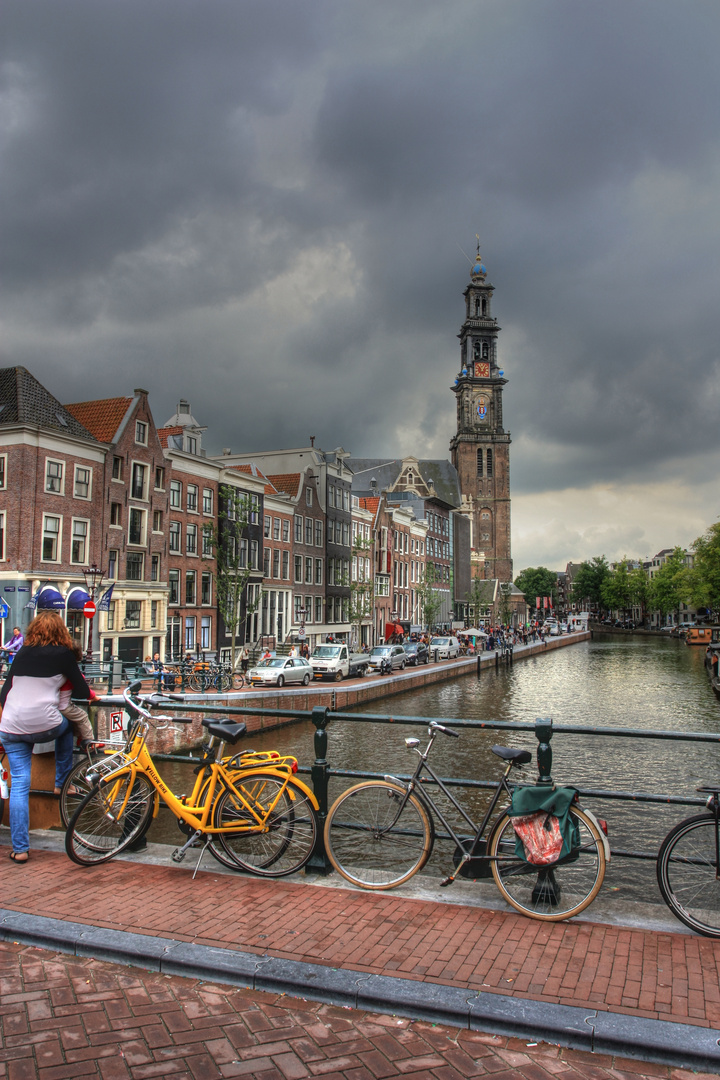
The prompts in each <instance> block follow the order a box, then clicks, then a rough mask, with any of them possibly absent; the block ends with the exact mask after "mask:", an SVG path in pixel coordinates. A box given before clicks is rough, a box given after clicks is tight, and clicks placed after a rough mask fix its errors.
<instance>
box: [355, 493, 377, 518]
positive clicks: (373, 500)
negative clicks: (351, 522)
mask: <svg viewBox="0 0 720 1080" xmlns="http://www.w3.org/2000/svg"><path fill="white" fill-rule="evenodd" d="M358 502H359V503H360V505H361V506H362V508H363V510H371V511H372V512H373V514H376V513H377V508H378V505H379V503H380V497H379V496H377V495H374V496H373V495H370V496H367V497H366V498H360V499H358Z"/></svg>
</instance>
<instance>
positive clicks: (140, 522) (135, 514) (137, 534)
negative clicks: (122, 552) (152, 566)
mask: <svg viewBox="0 0 720 1080" xmlns="http://www.w3.org/2000/svg"><path fill="white" fill-rule="evenodd" d="M128 543H129V544H144V543H145V511H144V510H138V508H137V507H136V506H131V507H130V518H129V524H128Z"/></svg>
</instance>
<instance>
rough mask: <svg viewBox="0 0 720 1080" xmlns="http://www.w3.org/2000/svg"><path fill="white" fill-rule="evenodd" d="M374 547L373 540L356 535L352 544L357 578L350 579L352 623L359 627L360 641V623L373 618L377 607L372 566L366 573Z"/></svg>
mask: <svg viewBox="0 0 720 1080" xmlns="http://www.w3.org/2000/svg"><path fill="white" fill-rule="evenodd" d="M371 548H372V541H371V540H363V538H362V537H361V536H359V535H358V536H356V538H355V541H354V543H353V546H352V554H353V560H354V562H355V567H356V573H355V580H354V581H349V582H347V584H348V585H349V586H350V625H351V626H353V627H355V626H356V627H357V633H356V634H353V637H354V640H355V641H357V642H358V643H359V641H360V625H361V623H362V622H363V620H365V619H371V618H372V616H373V611H374V608H375V579H374V575H373V572H372V566H371V567H370V574H369V576H367V577H366V575H365V559H366V558H367V556H368V552H369V551H370V550H371Z"/></svg>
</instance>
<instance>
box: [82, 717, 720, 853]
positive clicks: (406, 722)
mask: <svg viewBox="0 0 720 1080" xmlns="http://www.w3.org/2000/svg"><path fill="white" fill-rule="evenodd" d="M103 701H104V702H105V703H106V704H107V703H110V702H113V703H117V704H121V703H123V701H124V699H123V698H122V697H115V698H112V699H107V698H106V699H103V700H101V701H97V702H92V703H91V704H92V705H102V704H103ZM162 709H163V711H167V712H173V711H175V712H182V713H209V712H211V713H213V715H220V716H222V715H228V716H238V717H243V716H247V717H257V716H260V717H264V716H267V717H275V718H279V719H285V720H289V721H303V720H305V721H307V720H310V721H311V722H312V723H313V725H314V727H315V734H314V751H315V760H314V762H313V764H312V765H299V771H300V772H301V773H305V774H309V775H310V778H311V781H312V786H313V790H314V792H315V796H316V798H317V800H318V803H319V806H320V813H319V816H320V821H321V825H322V824H324V821H325V818H326V816H327V811H328V782H329V779H330V777H345V778H347V779H350V780H353V781H354V780H360V779H381V778H382V776H383V775H384V774H383V773H375V772H365V771H359V770H351V769H335V768H333V767H332V766H331V765H330V763H329V762H328V731H327V728H328V725H329V724H330V722H332V724H337V723H348V724H383V725H393V726H396V727H398V726H399V727H427V726H428V724H429V723H430V722H431V721H432V720H436V721H437V722H438V723H441V724H443V725H447V726H450V727H453V728H457V729H458V730H463V729H465V730H487V731H532V732H534V734H535V738H536V739H537V744H538V745H537V766H538V777H537V780H536V781H535V783H537V784H548V785H550V784H552V782H553V780H552V775H551V773H552V745H551V744H552V739H553V736H554V735H555V734H566V735H593V736H600V737H603V738H621V739H650V740H672V742H674V743H677V742H689V743H711V744H715V745H720V733H718V734H713V733H708V732H678V731H658V730H653V729H648V728H617V727H612V728H610V727H597V726H592V725H587V724H553V722H552V720H551V719H549V718H548V719H537V720H535V722H534V723H532V722H529V721H510V720H461V719H448V718H447V717H430V716H389V715H386V714H376V713H349V712H332V711H331V710H330V709H328V708H327V707H325V706H316V707H315V708H314V709H312V710H311V711H309V710H297V709H260V708H253V707H239V706H236V705H215V704H214V703H211V702H206V703H205V704H202V703H201V702H200V701H198V700H197V699H195V698H194V699H193V701H191V702H190V701H188V702H183V703H175V702H172V703H171V702H166V701H163V703H162ZM268 730H270V729H263V733H264V734H265V733H267V731H268ZM153 757H154V758H155V760H157V761H173V762H178V763H182V762H187V763H188V764H193V765H197V763H198V758H197V757H191V756H189V755H181V754H153ZM394 775H398V776H399V777H400V778H401V779H408V778H409V777H407V776H403V775H402V774H399V773H395V774H394ZM443 783H445V784H447V786H448V787H463V788H468V789H489V790H495V789H496V788H497V787H498V786H499V784H498V783H497V782H496V781H493V780H468V779H460V778H458V777H447V778H446V777H443ZM577 790H578V791H579V793H580V795H582V796H584V797H585V798H592V799H601V800H611V801H623V802H635V803H655V804H659V805H663V806H668V805H676V806H691V807H703V806H704V805H705V799H704V798H698V797H685V796H680V795H667V794H655V793H651V792H641V791H613V790H606V789H602V788H578V789H577ZM438 836H439V837H440V838H442V836H443V834H442V833H439V834H438ZM612 855H614V856H617V857H620V858H630V859H643V860H652V861H655V860H656V858H657V852H650V851H625V850H621V849H618V850H616V849H614V848H613V849H612ZM308 869H309V870H311V871H312V870H314V871H316V872H319V873H325V872H327V871H328V869H329V862H328V860H327V856H326V854H325V849H324V846H323V841H322V828H321V829H320V836H319V839H318V845H317V846H316V851H315V852H314V854H313V858H312V859H311V861H310V863H309V864H308Z"/></svg>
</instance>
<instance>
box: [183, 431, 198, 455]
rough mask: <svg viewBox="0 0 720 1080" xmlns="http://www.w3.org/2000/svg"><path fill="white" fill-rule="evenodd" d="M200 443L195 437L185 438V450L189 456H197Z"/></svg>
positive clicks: (188, 436)
mask: <svg viewBox="0 0 720 1080" xmlns="http://www.w3.org/2000/svg"><path fill="white" fill-rule="evenodd" d="M197 447H198V441H197V439H196V437H195V436H194V435H186V436H185V450H186V452H187V453H188V454H197Z"/></svg>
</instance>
